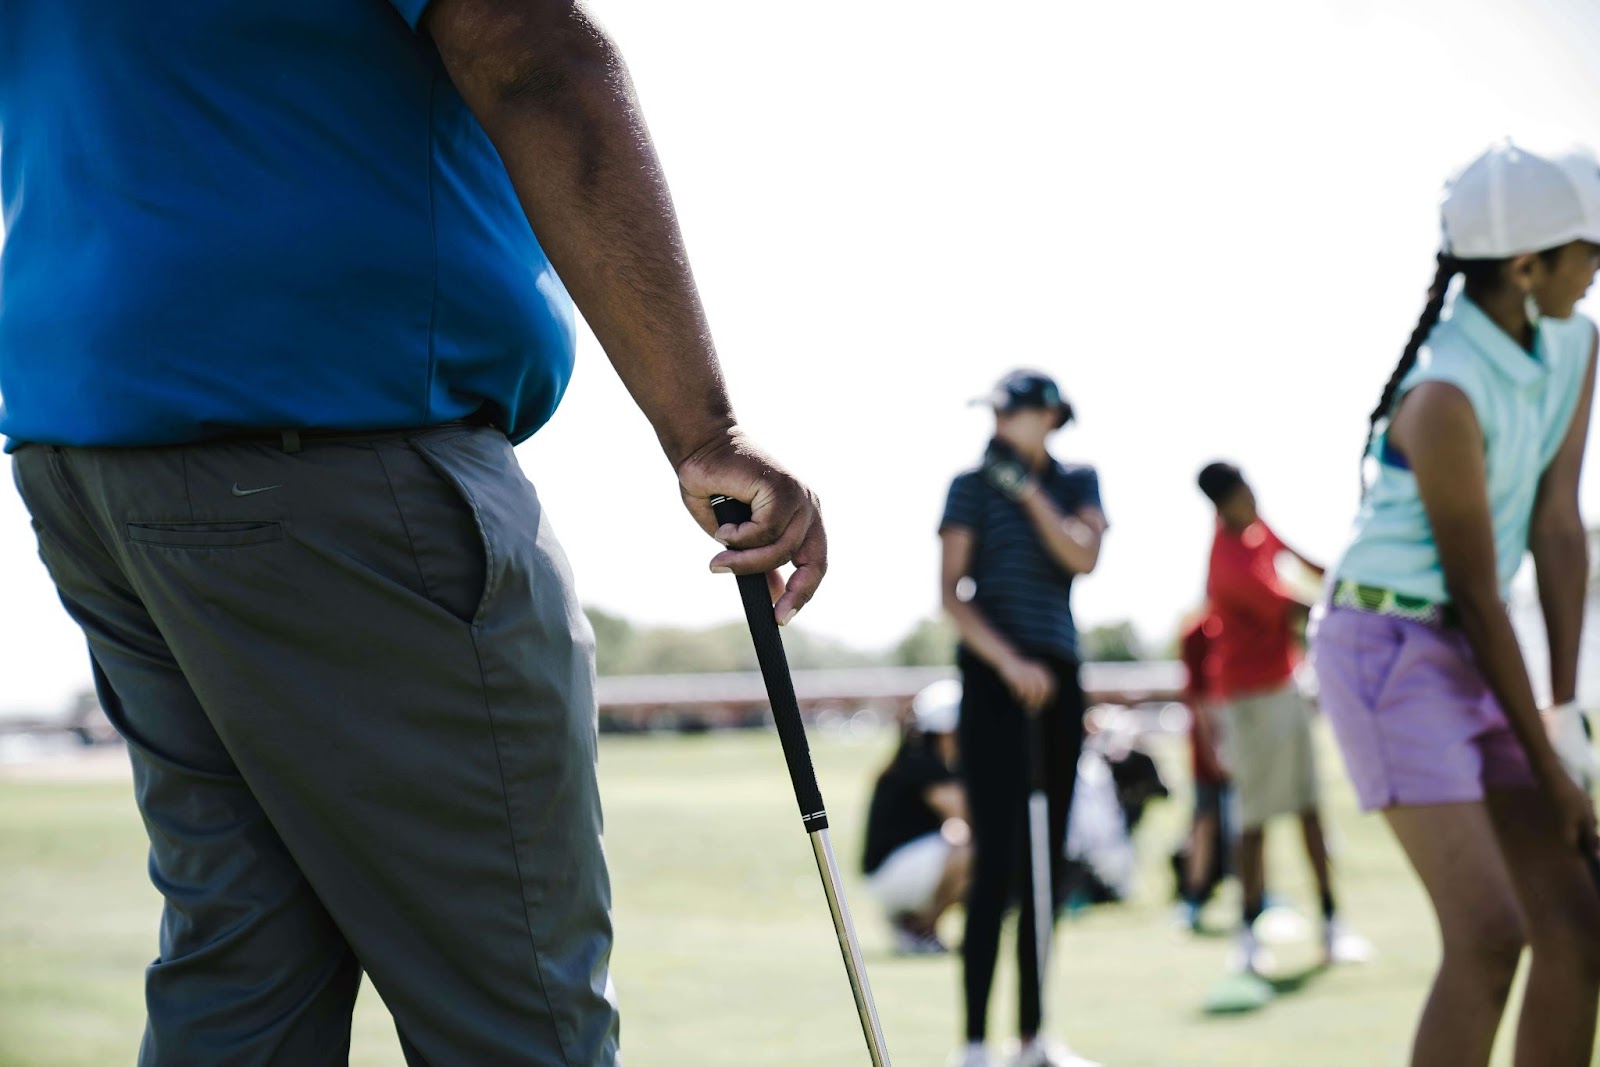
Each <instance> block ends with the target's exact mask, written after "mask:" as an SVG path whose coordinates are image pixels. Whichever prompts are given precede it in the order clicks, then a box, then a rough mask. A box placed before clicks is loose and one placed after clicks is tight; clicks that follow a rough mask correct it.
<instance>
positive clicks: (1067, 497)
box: [939, 459, 1101, 660]
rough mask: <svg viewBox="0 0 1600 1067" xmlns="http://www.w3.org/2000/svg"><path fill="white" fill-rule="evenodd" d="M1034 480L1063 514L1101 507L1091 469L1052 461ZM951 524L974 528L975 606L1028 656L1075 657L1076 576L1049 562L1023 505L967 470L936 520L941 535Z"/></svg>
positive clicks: (971, 571) (972, 575)
mask: <svg viewBox="0 0 1600 1067" xmlns="http://www.w3.org/2000/svg"><path fill="white" fill-rule="evenodd" d="M1036 477H1038V479H1039V485H1040V488H1041V489H1043V490H1044V492H1045V493H1047V494H1048V495H1049V497H1050V499H1051V500H1052V501H1054V502H1055V505H1056V507H1057V508H1059V509H1060V510H1061V512H1062V514H1064V515H1071V514H1073V513H1074V512H1077V511H1078V510H1080V509H1081V508H1084V507H1088V506H1094V507H1100V506H1101V505H1100V477H1099V475H1097V474H1096V473H1095V471H1094V468H1093V467H1086V466H1070V467H1069V466H1065V465H1063V464H1061V463H1058V462H1057V461H1056V460H1054V459H1051V460H1050V465H1049V466H1048V467H1047V468H1046V469H1045V470H1044V471H1043V472H1042V473H1040V474H1038V475H1036ZM952 526H959V527H961V528H963V529H967V530H971V531H972V534H973V538H974V543H973V548H972V564H971V566H970V568H969V571H968V577H970V578H971V579H972V580H973V582H974V583H975V586H976V590H975V592H974V593H973V597H972V603H973V605H974V606H975V607H976V608H977V609H978V610H979V611H980V612H982V613H983V617H984V618H985V619H986V620H988V622H989V623H990V625H992V626H994V628H995V629H997V630H999V631H1000V633H1001V634H1002V635H1003V636H1004V637H1005V638H1006V639H1007V640H1008V641H1010V642H1011V643H1012V644H1014V645H1016V646H1017V648H1018V649H1020V650H1022V651H1023V652H1025V653H1028V654H1030V655H1035V656H1063V657H1066V658H1069V659H1072V660H1078V659H1079V658H1080V656H1079V649H1078V628H1077V626H1076V624H1075V623H1074V622H1073V619H1072V579H1073V574H1072V572H1071V571H1069V570H1067V569H1066V568H1065V567H1063V566H1061V564H1059V563H1057V562H1056V561H1055V559H1054V558H1052V557H1051V555H1050V553H1049V551H1048V550H1047V549H1046V548H1045V545H1044V542H1043V540H1041V538H1040V536H1039V532H1038V531H1037V530H1036V529H1035V528H1034V525H1033V523H1032V522H1031V521H1029V519H1028V516H1027V514H1026V513H1025V512H1024V511H1023V510H1022V505H1020V504H1018V503H1016V502H1015V501H1013V500H1008V499H1007V498H1006V497H1005V495H1004V494H1002V493H1001V492H1000V491H999V490H998V489H996V488H994V487H993V486H992V485H990V484H989V483H988V482H987V481H985V480H984V477H983V472H982V471H981V470H969V471H964V472H963V473H961V474H958V475H956V478H955V481H953V482H951V483H950V494H949V496H948V497H947V498H946V500H945V506H944V517H943V518H942V519H941V520H940V521H939V529H940V530H941V531H942V530H944V529H946V528H948V527H952Z"/></svg>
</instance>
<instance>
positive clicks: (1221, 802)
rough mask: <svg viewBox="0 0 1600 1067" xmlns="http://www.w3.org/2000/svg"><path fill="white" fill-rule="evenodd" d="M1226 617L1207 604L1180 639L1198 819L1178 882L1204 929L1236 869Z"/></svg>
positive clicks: (1182, 900)
mask: <svg viewBox="0 0 1600 1067" xmlns="http://www.w3.org/2000/svg"><path fill="white" fill-rule="evenodd" d="M1221 632H1222V620H1221V619H1219V618H1218V617H1217V614H1216V612H1214V611H1212V610H1211V606H1210V605H1209V604H1207V605H1206V606H1205V607H1204V608H1202V609H1201V610H1200V611H1199V612H1197V613H1195V615H1194V616H1193V617H1192V618H1191V619H1190V620H1189V622H1188V623H1187V625H1185V626H1184V628H1183V631H1182V633H1181V635H1180V636H1179V638H1178V655H1179V658H1180V659H1181V660H1182V661H1183V671H1184V698H1183V699H1184V704H1185V705H1186V706H1187V707H1188V709H1189V768H1190V773H1191V774H1192V776H1193V780H1194V818H1193V821H1192V822H1191V824H1190V828H1189V838H1188V841H1187V843H1186V845H1185V846H1184V847H1183V848H1181V849H1180V850H1179V851H1178V854H1177V855H1176V856H1174V857H1173V861H1174V867H1175V874H1176V876H1177V881H1178V896H1179V903H1178V921H1179V922H1180V924H1181V925H1183V926H1184V927H1186V928H1188V929H1189V930H1192V931H1196V932H1198V931H1199V930H1200V912H1201V909H1203V908H1204V907H1205V905H1206V902H1207V901H1209V900H1210V899H1211V895H1212V894H1213V893H1215V892H1216V889H1217V886H1218V885H1220V884H1221V883H1222V880H1223V879H1224V878H1225V877H1227V875H1228V874H1229V873H1231V871H1232V861H1231V856H1230V848H1229V845H1230V842H1231V841H1232V838H1233V832H1234V831H1233V827H1232V826H1231V825H1230V820H1229V818H1228V814H1229V807H1230V804H1231V793H1232V784H1231V782H1230V781H1229V779H1228V772H1227V770H1226V768H1224V767H1223V765H1222V757H1221V754H1220V753H1219V752H1218V749H1217V727H1216V715H1217V707H1216V700H1217V676H1216V672H1217V659H1216V656H1215V655H1214V654H1213V652H1212V649H1213V647H1214V646H1215V644H1216V641H1217V637H1218V636H1219V635H1220V633H1221Z"/></svg>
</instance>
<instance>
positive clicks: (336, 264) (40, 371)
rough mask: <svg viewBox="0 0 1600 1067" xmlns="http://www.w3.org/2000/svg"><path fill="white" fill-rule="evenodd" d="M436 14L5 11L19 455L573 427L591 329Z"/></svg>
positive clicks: (67, 6) (9, 429)
mask: <svg viewBox="0 0 1600 1067" xmlns="http://www.w3.org/2000/svg"><path fill="white" fill-rule="evenodd" d="M425 6H426V0H394V2H393V3H391V2H388V0H275V2H271V3H266V2H263V3H248V4H246V3H237V2H219V0H164V2H162V3H160V4H156V5H150V4H134V3H128V2H127V0H71V2H69V3H64V2H62V0H0V205H3V208H4V220H5V243H4V246H3V249H0V433H3V434H4V435H5V436H6V437H7V438H8V442H7V445H8V447H15V446H16V445H17V444H19V443H23V442H39V443H48V444H61V445H84V446H89V445H106V446H130V445H155V444H173V443H182V442H190V441H200V440H205V439H207V438H212V437H218V436H225V435H227V434H228V433H230V432H237V431H240V430H247V429H253V428H296V427H327V428H339V429H376V428H393V427H409V426H421V425H430V424H434V423H438V422H447V421H450V420H452V419H458V418H462V417H465V416H468V415H472V414H475V413H482V414H484V415H486V416H487V417H489V418H491V419H493V420H494V421H495V422H497V423H498V424H500V425H501V426H503V427H505V428H506V430H507V432H508V433H509V434H510V435H511V437H512V438H513V439H516V440H521V439H522V438H525V437H527V436H528V435H529V434H531V433H533V431H534V430H536V429H537V428H538V427H539V426H540V425H541V424H543V423H544V421H545V420H546V419H548V418H549V417H550V414H551V413H552V412H553V411H554V410H555V407H556V404H557V402H558V401H559V400H560V398H561V394H562V391H563V390H564V388H565V387H566V383H567V380H568V377H569V376H570V374H571V371H572V361H573V336H574V334H573V312H572V307H571V303H570V301H569V299H568V297H567V294H566V291H565V289H564V288H563V287H562V285H561V282H560V280H559V279H558V278H557V277H556V275H555V272H554V271H553V270H552V269H551V267H550V263H549V261H548V260H547V259H546V258H545V256H544V253H543V252H542V251H541V250H540V248H539V244H538V241H537V240H535V238H534V235H533V232H532V230H531V228H530V227H529V225H528V222H527V219H526V218H525V217H524V216H523V213H522V210H521V208H520V207H519V206H518V204H517V200H516V197H515V195H514V193H513V191H512V188H511V184H510V181H509V180H508V178H507V176H506V173H505V168H504V166H503V165H502V164H501V162H500V158H499V156H498V155H497V154H496V152H495V149H494V147H493V145H491V144H490V142H489V139H488V137H487V136H486V135H485V134H484V132H483V129H482V128H481V127H480V126H479V125H478V123H477V122H476V120H474V118H473V117H472V115H471V114H470V113H469V112H468V110H467V107H466V105H465V104H464V103H463V102H462V100H461V98H460V96H459V95H457V93H456V91H455V89H454V88H453V87H452V86H451V83H450V80H449V78H448V76H447V75H446V73H445V71H444V69H443V67H442V66H441V64H440V62H439V59H438V56H437V54H436V52H435V50H434V48H433V45H432V43H431V42H430V41H429V40H428V39H427V38H426V37H425V36H423V35H420V34H419V33H417V32H416V22H417V20H418V19H419V18H420V17H421V14H422V10H423V8H424V7H425Z"/></svg>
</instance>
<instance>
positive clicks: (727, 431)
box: [656, 411, 744, 471]
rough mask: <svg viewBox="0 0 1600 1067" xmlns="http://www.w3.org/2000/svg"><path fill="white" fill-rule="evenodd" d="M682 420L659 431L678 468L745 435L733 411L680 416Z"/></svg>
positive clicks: (658, 433) (669, 454)
mask: <svg viewBox="0 0 1600 1067" xmlns="http://www.w3.org/2000/svg"><path fill="white" fill-rule="evenodd" d="M678 423H679V424H675V425H673V426H671V427H665V428H662V429H660V430H658V431H657V432H656V440H658V441H660V442H661V451H663V452H665V453H666V455H667V461H668V462H669V463H671V464H672V469H673V470H674V471H679V470H682V469H683V467H684V465H685V464H687V463H689V462H691V461H693V460H695V459H697V458H699V457H701V456H705V455H707V454H709V453H711V452H715V451H716V450H717V449H719V448H722V447H724V446H725V445H729V444H733V443H735V442H737V441H739V440H740V439H741V438H742V437H743V436H744V433H743V431H741V430H740V429H739V424H738V422H737V421H736V420H735V419H734V417H733V413H732V412H731V411H730V412H728V413H727V414H725V415H720V416H707V417H706V418H705V419H702V420H694V421H693V422H687V421H686V420H678Z"/></svg>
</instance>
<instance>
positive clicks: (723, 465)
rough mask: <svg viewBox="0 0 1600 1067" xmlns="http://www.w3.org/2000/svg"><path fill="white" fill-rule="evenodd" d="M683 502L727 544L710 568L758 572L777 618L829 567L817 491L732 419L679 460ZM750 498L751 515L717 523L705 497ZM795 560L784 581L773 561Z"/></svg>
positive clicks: (799, 604)
mask: <svg viewBox="0 0 1600 1067" xmlns="http://www.w3.org/2000/svg"><path fill="white" fill-rule="evenodd" d="M678 488H679V492H680V493H681V494H682V496H683V504H684V507H686V508H688V509H689V514H691V515H693V516H694V518H695V521H696V522H698V523H699V524H700V528H701V529H703V530H705V532H706V533H708V534H710V535H711V536H713V537H715V538H716V539H717V540H718V541H721V542H722V543H723V544H724V545H726V546H727V551H725V552H719V553H717V554H716V555H715V556H713V557H712V559H711V569H712V571H713V572H716V573H726V572H729V571H731V572H733V573H734V574H765V575H766V576H767V586H768V589H769V590H770V591H771V593H772V596H773V598H774V599H775V600H776V601H777V603H776V604H774V605H773V611H774V613H775V614H776V615H777V618H778V623H779V625H784V624H786V623H788V621H789V620H790V619H792V618H794V615H795V612H797V611H799V610H800V609H801V608H803V607H805V605H806V602H807V601H809V600H810V599H811V598H812V596H813V595H815V594H816V591H817V586H818V585H820V584H821V583H822V576H823V575H824V574H826V573H827V571H828V535H827V533H826V532H825V531H824V530H823V527H822V512H821V508H820V505H819V503H818V502H817V497H816V494H815V493H813V492H812V491H811V490H809V489H807V488H806V487H805V486H804V485H802V484H801V483H800V482H799V481H798V480H796V478H795V477H794V475H792V474H790V473H789V472H788V471H786V470H784V469H783V467H782V466H780V465H779V464H778V463H777V461H776V460H774V459H772V458H771V457H769V456H767V455H766V453H764V452H762V451H761V450H760V449H759V448H757V447H756V446H755V445H754V444H752V443H751V442H750V440H749V439H748V438H747V437H745V435H744V433H743V432H742V431H741V430H739V429H738V428H737V427H732V428H730V429H728V430H727V431H726V432H725V433H723V434H721V435H719V436H717V437H715V438H713V439H712V440H711V441H709V442H707V443H706V444H704V445H702V446H701V447H700V448H698V449H696V450H695V451H694V452H692V453H691V454H690V455H689V457H688V458H687V459H685V460H684V461H683V462H682V463H680V464H679V465H678ZM719 494H720V495H723V496H729V497H732V498H733V499H735V500H741V501H744V502H745V503H747V504H749V505H750V512H751V515H750V521H749V522H744V523H740V524H739V525H737V526H734V525H731V524H730V525H726V526H719V525H718V523H717V519H716V516H715V515H714V514H712V511H711V498H712V497H713V496H717V495H719ZM786 563H793V564H794V573H792V574H790V575H789V580H788V582H787V583H785V582H784V580H783V578H782V577H781V576H780V575H779V574H778V568H779V567H781V566H783V565H784V564H786Z"/></svg>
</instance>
